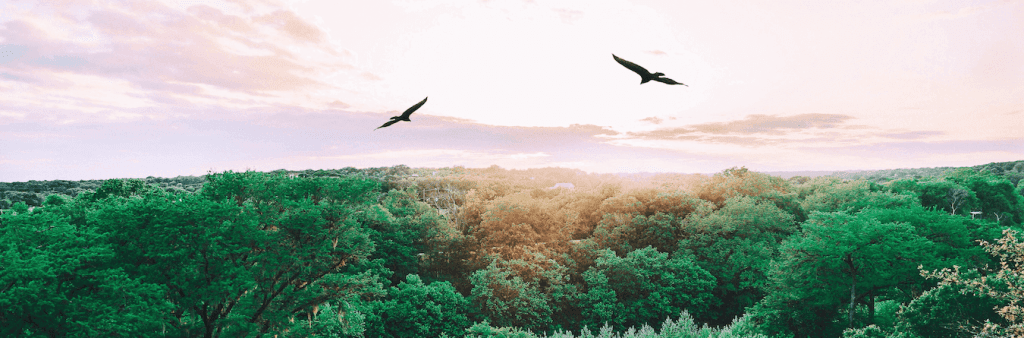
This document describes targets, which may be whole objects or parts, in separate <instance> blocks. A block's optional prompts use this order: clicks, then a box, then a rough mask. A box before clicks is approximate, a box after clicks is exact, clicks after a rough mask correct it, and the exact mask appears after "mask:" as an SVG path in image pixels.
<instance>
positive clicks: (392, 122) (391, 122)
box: [374, 120, 400, 130]
mask: <svg viewBox="0 0 1024 338" xmlns="http://www.w3.org/2000/svg"><path fill="white" fill-rule="evenodd" d="M398 121H400V120H391V121H388V122H384V125H382V126H380V127H377V129H380V128H384V127H387V126H390V125H392V124H395V123H398ZM377 129H374V130H377Z"/></svg>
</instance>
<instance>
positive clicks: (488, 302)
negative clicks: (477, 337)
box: [470, 251, 579, 331]
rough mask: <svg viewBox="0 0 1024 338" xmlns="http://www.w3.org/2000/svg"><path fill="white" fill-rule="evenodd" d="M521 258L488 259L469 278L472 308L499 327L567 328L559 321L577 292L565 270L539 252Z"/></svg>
mask: <svg viewBox="0 0 1024 338" xmlns="http://www.w3.org/2000/svg"><path fill="white" fill-rule="evenodd" d="M521 257H524V258H521V259H511V260H503V259H501V257H500V256H498V257H491V263H490V264H489V265H488V266H487V267H486V268H483V269H480V270H477V271H476V272H474V273H473V275H472V276H470V280H471V282H472V283H473V290H472V295H471V296H470V301H471V302H472V304H473V306H474V307H475V308H476V309H477V311H479V313H480V314H482V315H483V316H485V317H486V318H487V319H489V320H490V322H492V323H494V324H496V325H499V326H516V327H521V328H525V329H531V330H538V331H539V330H545V331H546V330H549V329H551V328H552V325H559V324H560V325H567V324H568V323H565V321H564V320H559V319H560V318H564V317H565V314H564V313H562V312H563V311H571V310H572V309H571V308H569V305H570V304H573V303H574V302H575V300H576V299H577V297H578V293H579V291H578V289H577V287H576V285H573V284H571V283H569V276H568V274H567V272H568V269H567V268H566V267H565V266H563V265H561V264H559V263H558V262H556V261H555V260H553V259H551V258H548V257H546V256H544V255H543V254H541V253H537V252H529V251H527V252H525V253H524V255H521ZM556 320H557V321H558V322H556ZM554 328H560V327H558V326H556V327H554ZM561 328H563V329H564V328H565V327H561Z"/></svg>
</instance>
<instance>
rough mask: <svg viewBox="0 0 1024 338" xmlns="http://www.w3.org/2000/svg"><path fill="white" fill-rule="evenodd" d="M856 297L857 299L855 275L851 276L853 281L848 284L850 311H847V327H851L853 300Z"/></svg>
mask: <svg viewBox="0 0 1024 338" xmlns="http://www.w3.org/2000/svg"><path fill="white" fill-rule="evenodd" d="M856 299H857V277H854V278H853V283H852V284H850V313H849V323H848V324H847V327H853V310H854V308H853V302H854V300H856Z"/></svg>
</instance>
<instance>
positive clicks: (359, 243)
mask: <svg viewBox="0 0 1024 338" xmlns="http://www.w3.org/2000/svg"><path fill="white" fill-rule="evenodd" d="M378 187H379V185H378V184H377V183H375V182H372V181H367V180H362V179H354V178H343V179H325V178H321V179H289V178H287V177H286V176H284V175H273V176H270V175H265V174H261V173H255V172H247V173H232V172H226V173H223V174H211V175H208V176H207V184H206V186H204V188H203V190H202V193H201V194H182V193H176V194H172V193H166V192H163V191H159V190H155V191H150V192H148V193H146V194H145V195H142V196H134V197H132V198H124V197H115V198H106V199H103V200H102V201H101V202H99V205H98V206H97V210H96V211H95V212H91V213H90V214H89V215H88V218H89V222H90V224H93V225H94V226H95V227H96V229H98V230H99V231H101V232H104V233H106V234H107V236H108V237H107V240H108V241H109V243H111V244H113V246H114V247H115V249H114V250H115V254H116V255H117V256H118V259H119V260H120V261H121V262H122V264H123V266H124V268H125V271H126V272H128V274H129V275H130V276H138V277H139V278H142V279H143V280H144V281H146V282H150V283H156V284H161V285H165V286H166V287H167V288H168V293H167V297H168V299H170V300H171V301H172V302H173V303H174V305H175V309H174V310H173V311H171V315H172V316H173V317H174V320H170V321H169V322H167V323H166V324H167V330H168V331H172V330H173V331H177V332H178V333H177V334H179V335H189V336H193V335H194V336H200V335H201V336H205V337H216V336H222V335H228V336H246V335H257V334H266V333H270V332H282V331H283V330H284V329H286V328H287V327H289V326H291V324H289V323H290V322H291V321H292V320H294V319H295V318H296V317H300V319H301V317H305V316H306V315H307V314H309V313H311V312H312V311H313V307H314V306H318V305H320V304H323V303H325V302H328V301H332V302H337V301H344V300H348V299H352V297H356V296H360V295H364V294H372V293H382V292H383V290H381V287H382V286H381V285H380V283H379V282H378V281H377V276H378V275H380V274H381V273H383V271H386V270H383V268H382V267H380V266H379V262H376V263H375V262H373V261H369V260H367V257H368V255H369V254H370V253H371V252H372V250H373V243H372V242H371V241H370V240H369V238H368V236H367V234H366V233H365V231H364V230H363V229H362V228H361V226H360V224H359V223H358V222H357V221H356V219H357V217H355V215H356V214H358V213H359V212H362V210H365V209H366V207H367V206H368V205H369V204H372V203H374V202H375V201H376V200H375V197H376V193H375V191H376V189H377V188H378ZM375 264H376V265H375Z"/></svg>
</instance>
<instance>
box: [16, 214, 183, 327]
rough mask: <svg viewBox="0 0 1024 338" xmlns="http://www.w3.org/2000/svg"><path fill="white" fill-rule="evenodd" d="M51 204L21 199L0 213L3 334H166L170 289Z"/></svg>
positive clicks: (101, 236) (100, 234) (94, 231)
mask: <svg viewBox="0 0 1024 338" xmlns="http://www.w3.org/2000/svg"><path fill="white" fill-rule="evenodd" d="M56 196H57V195H51V197H54V198H49V199H47V202H49V203H56V202H55V201H57V200H62V198H59V197H56ZM50 209H51V208H49V207H46V208H36V209H35V210H33V211H31V212H30V211H29V210H28V206H27V205H26V204H24V203H20V202H19V203H17V204H15V205H14V207H13V209H12V210H11V212H8V213H5V214H4V215H2V216H0V219H2V220H3V222H2V223H0V224H2V225H0V336H4V337H18V336H46V337H66V336H73V337H81V336H107V337H119V336H121V337H124V336H144V335H146V336H154V332H162V326H163V323H164V322H165V319H167V312H168V311H169V310H170V309H171V307H170V304H169V303H168V302H167V301H166V300H165V299H164V297H163V295H164V294H165V288H164V287H163V286H161V285H156V284H154V283H150V282H147V281H144V280H142V279H141V278H136V277H132V276H129V275H127V274H126V273H125V272H124V271H123V270H122V269H121V268H120V266H119V264H118V263H119V262H117V260H116V258H115V257H114V250H113V248H112V247H111V245H110V244H109V243H107V242H106V241H105V238H104V237H105V236H104V234H102V233H99V232H97V231H96V229H93V228H90V227H86V226H76V225H72V224H69V223H68V217H66V216H64V215H62V214H61V213H60V212H59V210H50ZM52 209H55V208H52Z"/></svg>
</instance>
